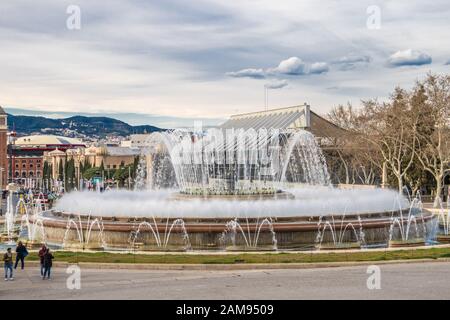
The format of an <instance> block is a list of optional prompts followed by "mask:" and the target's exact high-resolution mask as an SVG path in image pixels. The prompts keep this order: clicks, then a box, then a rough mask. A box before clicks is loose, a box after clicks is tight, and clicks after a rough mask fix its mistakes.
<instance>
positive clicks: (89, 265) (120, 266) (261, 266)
mask: <svg viewBox="0 0 450 320" xmlns="http://www.w3.org/2000/svg"><path fill="white" fill-rule="evenodd" d="M429 262H435V263H438V262H450V258H439V259H409V260H380V261H348V262H319V263H271V264H265V263H247V264H246V263H242V264H145V263H142V264H138V263H136V264H133V263H93V262H79V263H69V262H54V263H53V267H55V268H67V267H68V266H71V265H78V266H79V267H81V268H86V269H101V270H102V269H104V270H114V269H116V270H124V269H125V270H169V271H170V270H175V271H177V270H178V271H180V270H187V271H188V270H193V271H195V270H199V271H233V270H277V269H279V270H287V269H320V268H342V267H357V266H368V265H390V264H410V263H429ZM27 265H28V266H32V267H39V262H38V261H28V262H27Z"/></svg>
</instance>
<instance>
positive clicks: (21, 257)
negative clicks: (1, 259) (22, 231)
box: [14, 241, 28, 270]
mask: <svg viewBox="0 0 450 320" xmlns="http://www.w3.org/2000/svg"><path fill="white" fill-rule="evenodd" d="M26 256H28V250H27V247H25V246H24V245H23V243H22V241H19V243H18V244H17V248H16V264H15V265H14V269H17V265H18V264H19V261H20V264H21V267H22V270H23V269H24V268H25V258H26Z"/></svg>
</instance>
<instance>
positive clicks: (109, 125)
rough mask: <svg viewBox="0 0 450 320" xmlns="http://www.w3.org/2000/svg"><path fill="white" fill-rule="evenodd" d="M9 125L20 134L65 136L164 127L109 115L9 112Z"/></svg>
mask: <svg viewBox="0 0 450 320" xmlns="http://www.w3.org/2000/svg"><path fill="white" fill-rule="evenodd" d="M8 127H9V128H10V130H12V129H13V128H14V129H15V130H16V132H17V133H18V134H19V135H30V134H37V133H45V134H58V135H64V136H72V137H73V136H80V137H81V136H92V137H99V138H104V137H105V136H107V135H115V136H123V137H125V136H128V135H130V134H135V133H151V132H155V131H161V130H162V129H160V128H158V127H154V126H150V125H140V126H131V125H129V124H128V123H125V122H123V121H120V120H117V119H113V118H108V117H84V116H74V117H70V118H65V119H49V118H45V117H35V116H15V115H12V114H8Z"/></svg>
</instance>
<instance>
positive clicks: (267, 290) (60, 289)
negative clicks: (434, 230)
mask: <svg viewBox="0 0 450 320" xmlns="http://www.w3.org/2000/svg"><path fill="white" fill-rule="evenodd" d="M380 270H381V281H380V285H381V289H379V290H377V289H373V290H369V289H368V288H367V279H368V277H369V276H370V275H369V274H367V266H357V267H339V268H326V269H324V268H322V269H300V270H250V271H249V270H246V271H152V270H129V271H128V270H94V269H86V270H84V269H82V270H81V289H79V290H76V289H74V290H69V289H68V288H67V284H66V282H67V281H66V280H67V277H68V276H69V275H68V274H66V273H65V271H66V270H65V269H61V268H59V269H55V270H54V277H53V279H52V280H51V281H47V280H42V279H41V278H40V276H39V274H38V270H37V268H35V267H34V268H30V269H26V270H25V271H19V270H18V271H16V274H15V276H16V278H15V280H14V281H8V282H6V281H3V279H2V280H1V282H0V300H4V299H127V298H128V299H347V298H348V299H450V262H430V263H428V262H427V263H408V264H392V265H381V266H380Z"/></svg>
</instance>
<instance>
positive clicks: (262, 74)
mask: <svg viewBox="0 0 450 320" xmlns="http://www.w3.org/2000/svg"><path fill="white" fill-rule="evenodd" d="M329 70H330V67H329V66H328V64H327V63H326V62H314V63H312V64H309V63H306V62H304V61H303V60H302V59H300V58H298V57H290V58H288V59H286V60H283V61H281V62H280V63H279V64H278V66H277V67H275V68H268V69H266V70H264V69H252V68H249V69H242V70H239V71H235V72H227V73H226V75H227V76H229V77H234V78H253V79H262V78H266V77H280V76H302V75H308V74H321V73H326V72H328V71H329Z"/></svg>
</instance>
